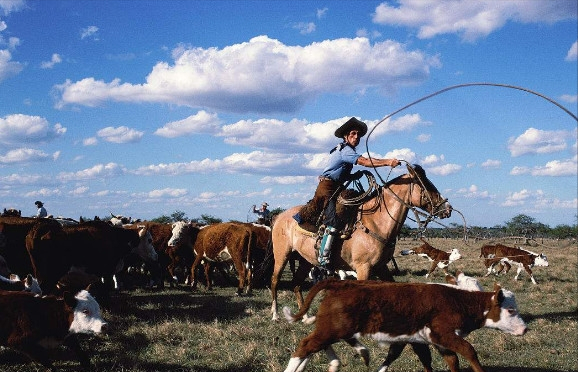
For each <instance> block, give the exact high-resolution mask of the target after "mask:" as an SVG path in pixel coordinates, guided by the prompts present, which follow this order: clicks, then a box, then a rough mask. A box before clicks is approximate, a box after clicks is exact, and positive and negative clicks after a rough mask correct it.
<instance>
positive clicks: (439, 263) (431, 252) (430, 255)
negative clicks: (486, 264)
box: [401, 239, 462, 278]
mask: <svg viewBox="0 0 578 372" xmlns="http://www.w3.org/2000/svg"><path fill="white" fill-rule="evenodd" d="M421 241H422V242H423V244H422V245H420V246H419V247H417V248H414V249H407V250H403V251H401V254H402V255H409V254H417V255H418V256H420V257H424V258H427V259H428V260H429V261H431V266H430V268H429V271H428V272H427V274H425V277H426V278H427V277H429V276H430V275H431V274H432V273H433V272H434V271H435V269H436V268H438V267H439V268H440V269H442V270H443V271H444V273H445V274H447V273H448V271H447V267H448V266H449V264H450V263H452V262H454V261H456V260H459V259H460V258H462V255H461V254H460V252H459V251H458V249H457V248H454V249H452V250H451V252H444V251H442V250H439V249H437V248H434V247H432V246H431V245H430V244H429V243H428V242H426V241H425V240H424V239H421Z"/></svg>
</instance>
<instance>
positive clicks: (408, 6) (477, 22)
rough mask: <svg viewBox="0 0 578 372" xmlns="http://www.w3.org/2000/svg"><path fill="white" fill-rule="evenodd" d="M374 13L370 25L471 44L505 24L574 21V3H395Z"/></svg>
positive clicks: (426, 0) (460, 0)
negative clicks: (449, 36) (445, 36)
mask: <svg viewBox="0 0 578 372" xmlns="http://www.w3.org/2000/svg"><path fill="white" fill-rule="evenodd" d="M397 3H398V6H395V5H390V4H391V3H390V2H383V3H381V4H380V5H379V6H377V8H376V9H375V13H374V15H373V22H374V23H377V24H382V25H399V26H407V27H413V28H417V29H418V30H419V31H418V37H419V38H421V39H429V38H433V37H434V36H437V35H441V34H458V35H460V37H461V38H462V40H464V41H468V42H473V41H475V40H477V39H479V38H482V37H485V36H487V35H489V34H490V33H492V32H494V31H496V30H498V29H500V28H502V27H503V26H504V25H505V24H506V23H507V22H508V21H513V22H519V23H554V22H557V21H561V20H566V19H576V13H577V6H576V1H575V0H561V1H551V0H533V1H525V0H512V1H495V0H476V1H470V0H457V1H456V0H398V1H397Z"/></svg>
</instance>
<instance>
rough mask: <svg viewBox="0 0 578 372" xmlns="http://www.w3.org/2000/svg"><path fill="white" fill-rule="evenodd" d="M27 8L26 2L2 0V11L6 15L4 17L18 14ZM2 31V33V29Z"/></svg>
mask: <svg viewBox="0 0 578 372" xmlns="http://www.w3.org/2000/svg"><path fill="white" fill-rule="evenodd" d="M25 7H26V1H25V0H0V10H2V12H3V13H4V15H8V14H10V13H12V12H17V11H19V10H22V9H24V8H25ZM0 31H2V30H1V29H0Z"/></svg>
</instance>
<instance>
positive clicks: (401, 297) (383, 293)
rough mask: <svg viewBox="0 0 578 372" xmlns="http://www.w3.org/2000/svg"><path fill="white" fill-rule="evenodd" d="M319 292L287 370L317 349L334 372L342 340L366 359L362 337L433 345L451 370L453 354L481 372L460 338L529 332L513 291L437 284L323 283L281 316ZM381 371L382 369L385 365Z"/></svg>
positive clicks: (298, 316) (308, 302)
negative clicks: (311, 323)
mask: <svg viewBox="0 0 578 372" xmlns="http://www.w3.org/2000/svg"><path fill="white" fill-rule="evenodd" d="M323 290H324V291H325V296H324V297H323V299H322V300H321V303H320V304H319V308H318V312H317V315H316V322H315V330H314V331H313V332H312V333H310V334H309V335H308V336H307V337H305V338H304V339H302V340H301V342H300V343H299V346H298V348H297V350H296V351H295V352H294V353H293V355H292V356H291V359H290V360H289V363H288V365H287V368H286V369H285V372H292V371H302V370H303V369H304V368H305V366H306V364H307V362H308V361H309V358H310V357H311V355H312V354H313V353H316V352H318V351H320V350H325V351H326V353H327V356H328V357H329V359H330V363H329V370H330V371H333V372H335V371H338V370H339V367H340V364H341V362H340V361H339V358H338V357H337V355H336V354H335V352H334V351H333V348H332V346H331V345H332V344H334V343H336V342H337V341H339V340H345V341H346V342H347V343H348V344H350V345H351V346H354V347H355V348H356V350H358V352H359V353H360V354H361V355H362V357H364V355H365V356H367V355H368V352H367V348H365V346H364V345H362V344H361V343H360V342H359V340H358V338H359V337H361V336H372V337H373V338H374V339H375V340H377V341H378V342H380V343H393V344H396V343H402V344H405V343H408V342H411V343H412V344H426V345H427V344H433V345H435V346H436V348H438V349H439V350H440V352H441V353H442V355H443V357H444V360H445V361H446V363H447V364H448V366H449V368H450V370H451V371H452V372H458V371H459V363H458V357H457V354H460V355H461V356H463V357H464V358H465V359H466V360H467V361H468V362H469V363H470V365H471V367H472V369H473V370H474V372H483V368H482V366H481V364H480V362H479V360H478V357H477V354H476V351H475V350H474V348H473V346H472V345H471V344H470V343H469V342H467V341H466V340H465V339H464V337H466V336H467V335H468V334H469V333H471V332H472V331H474V330H476V329H479V328H482V327H488V328H495V329H499V330H501V331H503V332H506V333H510V334H513V335H523V334H524V333H526V330H527V328H526V324H525V323H524V321H523V320H522V318H521V317H520V316H519V314H518V310H517V305H516V301H515V298H514V295H513V293H512V292H510V291H507V290H503V289H501V288H500V286H499V285H497V284H496V285H495V288H494V292H478V291H473V292H472V291H465V290H461V289H458V288H453V287H451V286H448V285H439V284H424V283H385V282H380V281H357V280H355V281H354V280H345V281H343V280H337V279H327V280H324V281H322V282H319V283H317V284H316V285H314V286H313V287H312V288H311V290H310V291H309V293H308V295H307V298H306V299H305V302H304V304H303V307H302V308H301V309H300V310H299V312H298V313H297V314H295V315H292V314H291V310H290V309H289V308H288V307H285V308H284V309H283V312H284V314H285V317H286V318H287V319H288V320H289V321H290V322H294V321H295V320H297V319H301V318H302V317H303V316H304V315H305V314H306V313H307V311H308V310H309V307H310V306H311V304H312V302H313V301H314V299H315V297H316V296H317V294H318V293H319V292H320V291H323ZM421 350H422V349H419V350H416V352H421ZM422 358H427V356H423V355H420V359H422ZM364 359H366V358H364ZM367 362H368V359H367V360H366V363H367ZM379 370H380V371H385V370H386V366H385V365H382V367H381V368H380V369H379Z"/></svg>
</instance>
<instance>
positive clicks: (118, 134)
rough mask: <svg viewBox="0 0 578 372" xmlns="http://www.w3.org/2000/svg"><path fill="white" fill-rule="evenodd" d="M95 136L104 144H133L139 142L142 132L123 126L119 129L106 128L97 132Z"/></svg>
mask: <svg viewBox="0 0 578 372" xmlns="http://www.w3.org/2000/svg"><path fill="white" fill-rule="evenodd" d="M96 135H97V136H98V137H99V138H102V139H103V140H104V141H106V142H112V143H134V142H139V141H140V140H141V138H142V136H143V135H144V132H141V131H138V130H136V129H131V128H128V127H125V126H121V127H117V128H114V127H106V128H103V129H101V130H99V131H98V132H97V133H96Z"/></svg>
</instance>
